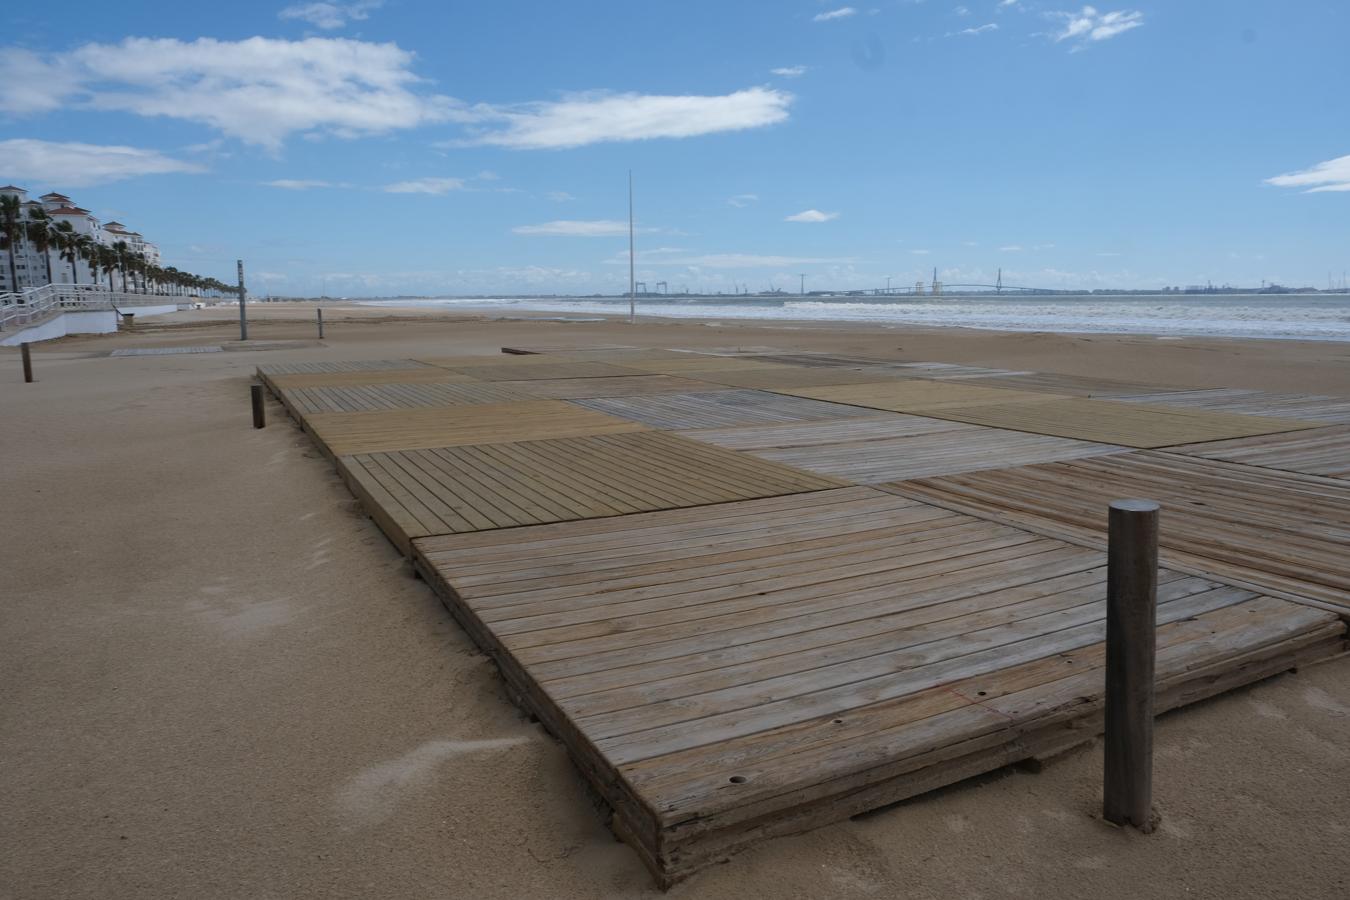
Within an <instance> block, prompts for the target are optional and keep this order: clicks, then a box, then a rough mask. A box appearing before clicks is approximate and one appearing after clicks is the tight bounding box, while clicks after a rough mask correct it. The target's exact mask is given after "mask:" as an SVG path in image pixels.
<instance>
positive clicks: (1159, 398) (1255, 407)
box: [1118, 388, 1350, 424]
mask: <svg viewBox="0 0 1350 900" xmlns="http://www.w3.org/2000/svg"><path fill="white" fill-rule="evenodd" d="M1118 399H1120V400H1122V401H1124V402H1127V403H1148V404H1151V405H1156V406H1173V407H1178V408H1183V409H1208V410H1215V411H1219V412H1233V413H1242V414H1244V415H1253V416H1273V417H1275V418H1293V419H1301V420H1303V421H1306V422H1325V423H1339V424H1345V423H1350V398H1346V397H1326V396H1306V395H1303V394H1279V393H1270V392H1266V391H1252V390H1240V389H1235V388H1220V389H1213V390H1197V391H1166V392H1135V393H1132V394H1130V395H1126V396H1122V397H1119V398H1118Z"/></svg>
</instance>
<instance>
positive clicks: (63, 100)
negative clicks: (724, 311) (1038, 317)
mask: <svg viewBox="0 0 1350 900" xmlns="http://www.w3.org/2000/svg"><path fill="white" fill-rule="evenodd" d="M0 25H3V26H4V33H5V34H6V36H7V37H6V42H5V47H4V51H3V53H0V126H2V127H3V137H0V184H4V183H14V184H16V185H21V186H24V187H26V188H28V189H29V190H30V191H31V192H32V193H33V195H34V196H37V195H40V194H44V193H47V192H48V191H53V190H54V191H58V192H62V193H67V194H71V193H73V192H75V191H78V192H79V196H80V198H81V203H82V204H83V205H84V206H85V207H88V208H89V210H90V211H91V212H92V213H93V214H94V215H95V216H97V217H99V218H102V219H105V220H108V219H117V218H125V217H126V216H127V215H131V214H133V213H134V216H135V221H136V223H137V224H138V226H139V227H141V228H142V229H143V230H145V232H146V233H147V234H153V235H155V237H156V238H157V240H158V242H159V244H160V247H161V251H162V253H163V258H164V262H165V264H166V265H173V266H177V267H179V268H182V269H186V270H191V271H195V272H202V273H203V274H207V275H213V276H216V277H219V278H221V279H223V280H229V279H230V277H231V275H232V272H233V265H234V259H235V258H237V257H243V258H244V259H246V260H247V261H248V265H249V272H250V284H251V287H252V289H253V290H254V291H255V292H256V293H264V292H270V293H273V294H290V295H310V294H317V293H319V292H320V291H321V290H323V289H326V290H327V292H328V293H331V294H335V295H337V294H341V295H345V296H391V295H400V294H403V295H436V294H447V295H451V294H459V295H471V294H488V293H502V294H511V293H560V294H561V293H566V294H578V295H585V294H595V293H604V294H612V293H618V292H621V291H624V290H626V289H627V282H628V256H627V254H628V251H627V227H628V226H627V218H626V217H627V182H626V172H627V170H628V169H632V170H633V171H634V180H635V186H636V199H637V234H636V238H637V247H638V253H637V273H636V274H637V278H638V280H640V281H645V282H648V283H649V284H655V283H657V282H662V281H664V282H667V283H668V284H670V285H676V284H679V285H689V286H690V287H691V288H692V287H693V286H694V285H698V286H700V287H702V288H703V289H704V290H706V291H708V292H710V293H715V292H717V291H722V292H724V293H732V292H734V291H736V290H738V289H748V290H750V291H752V292H756V291H763V290H766V289H768V288H769V287H770V286H777V287H781V288H784V289H788V290H790V289H791V288H794V287H797V286H798V284H799V279H800V276H801V273H805V276H806V279H805V280H806V286H807V290H808V291H809V290H811V289H812V287H813V286H817V287H822V288H824V287H828V288H831V289H837V290H841V291H846V290H861V289H871V288H876V287H880V286H882V285H884V284H885V282H886V280H887V279H888V278H889V279H891V281H892V283H893V285H896V286H904V285H908V286H911V287H912V285H913V284H914V283H915V282H916V281H925V282H927V281H931V280H932V270H933V268H934V267H935V266H936V268H937V269H938V279H939V280H941V281H943V282H947V283H955V282H960V283H977V284H992V283H994V282H995V279H996V277H997V273H998V271H999V270H1000V269H1001V270H1002V272H1003V278H1004V282H1005V283H1007V284H1023V285H1028V286H1034V287H1044V288H1053V289H1076V290H1093V289H1102V288H1118V289H1161V288H1162V287H1164V286H1182V287H1185V286H1188V285H1197V284H1206V283H1209V282H1213V283H1215V284H1222V283H1231V284H1243V285H1249V286H1256V285H1258V284H1260V283H1262V282H1263V281H1264V282H1267V283H1270V282H1274V283H1279V284H1283V285H1286V286H1289V287H1303V286H1311V287H1317V288H1326V287H1327V286H1328V285H1327V282H1328V281H1331V282H1333V283H1334V282H1335V281H1336V279H1337V278H1344V275H1343V270H1345V269H1346V268H1350V155H1347V154H1350V139H1347V138H1346V135H1345V132H1344V129H1343V128H1338V125H1339V122H1340V119H1341V118H1343V115H1344V85H1345V83H1346V81H1347V77H1348V76H1350V66H1347V63H1346V56H1345V53H1344V47H1343V42H1344V38H1343V36H1344V34H1346V33H1347V32H1348V31H1350V7H1347V6H1346V5H1344V4H1324V3H1314V2H1311V0H1295V2H1291V3H1286V4H1269V3H1262V2H1258V0H1239V2H1220V0H1195V2H1190V3H1186V4H1165V3H1159V2H1151V3H1133V2H1132V3H1127V4H1123V5H1116V4H1110V5H1092V6H1087V5H1083V4H1082V3H1055V2H1041V0H983V2H965V3H954V2H939V0H888V2H883V3H880V4H877V5H873V6H856V7H855V6H850V5H845V4H842V3H839V2H829V3H822V2H814V0H794V2H791V3H787V4H784V3H781V2H767V0H765V2H747V3H740V4H730V5H729V4H724V3H713V2H711V0H690V2H687V3H683V4H672V5H661V6H648V5H635V4H631V3H626V4H620V3H609V2H597V3H593V4H587V5H586V7H585V8H584V9H578V8H573V7H572V6H571V5H569V4H555V5H539V4H535V3H530V4H526V3H520V2H514V0H507V2H501V3H496V4H480V5H476V6H471V7H458V6H456V7H453V8H451V7H449V6H447V5H443V4H438V3H432V2H426V0H332V2H304V0H302V2H294V3H292V2H287V0H279V2H261V0H243V2H240V3H236V4H234V5H232V7H231V11H230V15H229V16H228V17H222V16H220V15H219V14H218V12H217V11H215V10H213V9H210V8H206V7H200V6H198V5H196V4H174V3H169V2H135V0H130V2H127V3H124V4H120V5H116V6H106V5H105V6H95V7H91V8H89V9H87V10H81V11H80V14H79V15H78V16H72V15H70V11H69V10H68V9H64V8H59V7H42V6H34V5H31V4H29V5H24V6H19V5H13V7H12V8H7V9H6V10H5V11H4V12H3V13H0Z"/></svg>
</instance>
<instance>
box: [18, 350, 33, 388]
mask: <svg viewBox="0 0 1350 900" xmlns="http://www.w3.org/2000/svg"><path fill="white" fill-rule="evenodd" d="M19 356H21V357H23V380H24V383H25V384H32V383H33V354H32V352H31V351H30V350H29V349H28V342H27V341H24V342H23V343H22V344H20V345H19Z"/></svg>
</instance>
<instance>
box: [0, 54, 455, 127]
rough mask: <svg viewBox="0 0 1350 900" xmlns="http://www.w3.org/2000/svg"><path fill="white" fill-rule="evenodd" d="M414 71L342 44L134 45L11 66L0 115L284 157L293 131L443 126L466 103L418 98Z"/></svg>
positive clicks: (3, 70)
mask: <svg viewBox="0 0 1350 900" xmlns="http://www.w3.org/2000/svg"><path fill="white" fill-rule="evenodd" d="M9 53H10V51H9V50H8V49H7V50H6V54H5V55H8V54H9ZM413 60H414V55H413V54H412V53H410V52H408V51H406V50H403V49H401V48H400V47H398V46H397V45H396V44H373V43H367V42H363V41H354V40H347V39H344V38H317V37H313V38H306V39H305V40H300V41H287V40H279V39H272V38H262V37H253V38H248V39H246V40H242V41H218V40H215V39H213V38H199V39H197V40H195V41H180V40H176V39H173V38H159V39H153V38H127V39H125V40H123V41H122V42H121V43H118V44H85V45H83V46H80V47H76V48H75V49H74V50H72V51H70V52H68V53H62V54H51V55H49V56H47V57H38V56H35V55H33V54H28V55H27V56H26V57H25V58H24V59H23V60H19V61H18V62H17V63H16V62H15V61H14V60H12V59H7V60H6V61H5V62H4V63H3V64H0V83H3V84H4V86H3V87H0V111H3V112H16V113H32V112H41V111H44V110H51V109H58V108H63V107H74V108H79V109H96V110H104V111H118V112H130V113H134V114H136V115H141V116H151V117H165V118H174V119H186V120H189V121H194V122H201V123H203V124H206V125H209V126H210V127H212V128H215V129H217V130H218V131H220V132H222V133H224V134H226V135H229V136H231V137H235V138H239V139H241V140H243V141H246V142H248V143H252V144H259V145H262V146H265V147H268V148H271V149H276V148H278V147H279V146H280V145H281V143H282V141H283V140H284V139H285V138H287V137H288V136H290V135H291V134H293V133H295V132H307V133H311V134H332V135H337V136H339V137H356V136H360V135H370V134H382V133H386V132H389V131H392V130H395V129H400V128H413V127H416V126H419V125H424V124H427V123H431V122H440V121H445V120H446V119H447V118H449V113H450V111H451V109H452V108H455V107H460V106H462V105H463V104H460V103H458V102H457V101H454V100H452V99H450V98H449V97H442V96H438V95H434V94H424V93H420V92H419V91H418V90H417V88H418V86H419V85H420V84H421V81H422V79H420V78H419V77H418V76H416V75H414V74H413V73H412V70H411V67H412V64H413ZM24 63H27V64H28V65H26V66H25V65H24ZM19 74H21V75H22V77H21V78H19V79H18V80H17V82H16V81H14V80H12V76H16V75H19Z"/></svg>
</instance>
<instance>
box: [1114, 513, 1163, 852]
mask: <svg viewBox="0 0 1350 900" xmlns="http://www.w3.org/2000/svg"><path fill="white" fill-rule="evenodd" d="M1108 532H1109V539H1108V540H1109V543H1108V548H1107V563H1106V565H1107V574H1106V746H1105V766H1104V771H1103V780H1102V783H1103V792H1102V796H1103V799H1102V816H1103V817H1104V818H1105V819H1106V820H1107V821H1108V822H1113V823H1115V824H1116V825H1127V824H1128V825H1133V826H1134V827H1135V828H1138V829H1139V830H1140V831H1142V832H1144V833H1145V834H1147V833H1148V832H1151V831H1152V830H1153V823H1154V819H1153V663H1154V655H1155V652H1156V647H1157V635H1156V630H1157V610H1158V504H1157V503H1154V502H1153V501H1152V500H1116V501H1114V502H1113V503H1112V504H1111V506H1110V509H1109V512H1108Z"/></svg>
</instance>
